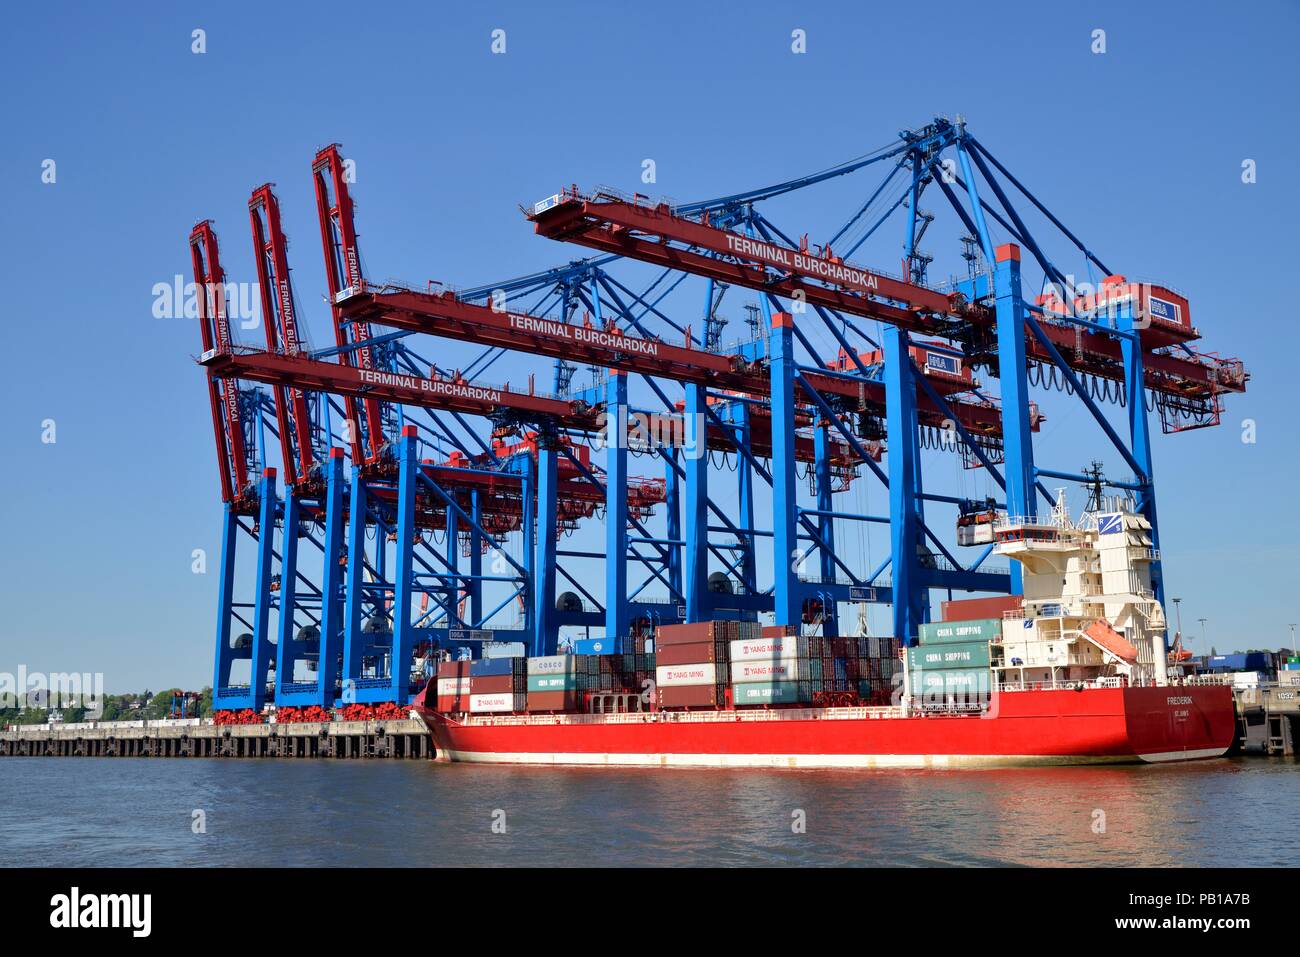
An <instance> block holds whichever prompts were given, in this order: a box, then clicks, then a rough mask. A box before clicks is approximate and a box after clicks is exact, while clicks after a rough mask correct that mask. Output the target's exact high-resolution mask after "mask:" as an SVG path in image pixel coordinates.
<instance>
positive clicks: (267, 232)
mask: <svg viewBox="0 0 1300 957" xmlns="http://www.w3.org/2000/svg"><path fill="white" fill-rule="evenodd" d="M271 185H272V184H270V183H266V184H265V185H263V186H259V187H258V188H257V189H255V190H253V195H252V196H251V197H250V198H249V200H248V216H249V220H250V222H251V224H252V229H253V255H254V256H255V257H256V260H257V281H258V284H259V286H260V289H261V295H262V325H263V326H264V327H265V329H266V348H267V349H268V350H269V351H271V352H283V353H285V354H286V355H298V354H300V353H302V352H303V351H304V350H303V345H302V337H301V336H300V334H299V331H298V317H297V315H296V313H295V311H294V297H293V286H292V284H291V283H290V281H289V259H288V243H287V242H286V241H285V238H284V231H283V229H281V227H280V203H279V201H278V200H277V199H276V197H275V193H274V192H273V191H272V189H271ZM274 392H275V416H276V421H277V423H278V426H279V430H280V445H281V448H282V450H283V454H284V470H285V482H286V484H288V485H297V484H298V483H299V482H300V481H303V480H306V479H307V478H309V477H310V476H311V474H312V471H313V469H314V468H315V465H316V462H315V456H314V444H315V441H314V431H313V427H312V421H311V414H310V411H309V409H308V407H307V396H306V393H305V392H304V391H303V390H302V389H301V388H298V387H296V386H293V387H286V386H282V385H277V386H275V387H274Z"/></svg>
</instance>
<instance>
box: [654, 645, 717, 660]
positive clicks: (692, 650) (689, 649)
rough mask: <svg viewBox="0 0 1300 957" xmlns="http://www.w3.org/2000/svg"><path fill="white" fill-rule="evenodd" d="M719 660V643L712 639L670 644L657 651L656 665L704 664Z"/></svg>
mask: <svg viewBox="0 0 1300 957" xmlns="http://www.w3.org/2000/svg"><path fill="white" fill-rule="evenodd" d="M717 660H718V655H717V645H715V644H714V643H713V642H711V641H701V642H692V643H691V644H689V645H669V646H667V647H666V648H664V649H663V651H657V652H655V664H656V665H660V666H662V665H704V664H712V663H713V662H715V661H717Z"/></svg>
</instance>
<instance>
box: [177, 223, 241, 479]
mask: <svg viewBox="0 0 1300 957" xmlns="http://www.w3.org/2000/svg"><path fill="white" fill-rule="evenodd" d="M190 260H191V262H192V264H193V268H194V287H195V300H196V302H197V304H198V310H199V331H200V334H201V336H202V340H203V352H204V354H205V355H209V354H212V353H214V352H229V351H230V349H231V347H232V345H233V342H232V339H231V335H230V320H229V318H228V316H227V314H226V290H225V282H226V276H225V273H224V272H223V271H222V268H221V253H220V249H219V247H218V244H217V234H216V231H215V230H213V228H212V222H211V221H210V220H206V219H205V220H203V221H202V222H201V223H198V224H196V225H195V227H194V228H193V229H192V230H191V231H190ZM208 401H209V403H210V404H211V406H212V430H213V433H214V437H215V439H216V448H217V469H218V471H219V472H220V474H221V500H222V501H223V502H233V501H235V500H237V499H239V498H241V497H243V496H244V495H245V494H246V492H247V490H249V489H250V488H253V483H252V482H251V480H250V476H251V475H252V474H254V473H255V470H254V469H253V468H252V465H251V463H250V462H249V461H248V453H247V446H246V443H245V441H244V422H243V417H242V415H241V413H240V408H239V382H238V380H237V379H220V378H218V377H217V376H215V375H213V374H212V373H211V372H209V373H208Z"/></svg>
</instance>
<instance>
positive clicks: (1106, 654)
mask: <svg viewBox="0 0 1300 957" xmlns="http://www.w3.org/2000/svg"><path fill="white" fill-rule="evenodd" d="M1102 504H1103V508H1101V509H1098V510H1092V511H1087V512H1085V513H1084V514H1083V516H1082V517H1081V519H1080V520H1079V521H1078V522H1077V523H1076V522H1073V521H1071V519H1070V514H1069V509H1068V506H1067V504H1066V501H1065V493H1064V490H1062V491H1061V492H1060V493H1059V494H1058V497H1057V501H1056V505H1055V506H1054V507H1053V509H1052V511H1051V514H1050V516H1048V517H1046V518H1044V519H1034V518H1025V517H1007V518H1004V519H1002V520H1001V521H999V522H998V523H997V524H996V525H995V527H994V540H995V542H996V551H997V553H998V554H1000V555H1005V556H1006V557H1008V558H1010V559H1012V560H1013V561H1015V562H1017V563H1018V564H1019V566H1020V569H1021V577H1022V586H1023V590H1024V603H1023V606H1022V608H1020V609H1018V610H1013V611H1006V612H1004V613H1003V621H1002V628H1001V655H1000V657H995V659H994V660H995V664H994V672H995V674H996V676H997V678H998V680H999V682H1000V683H1001V684H1002V686H1004V687H1011V686H1020V687H1025V686H1030V685H1035V684H1043V683H1046V684H1049V685H1053V684H1057V683H1061V682H1090V683H1091V682H1100V681H1107V680H1108V679H1113V680H1120V681H1123V682H1124V683H1126V684H1130V685H1142V684H1156V685H1163V684H1165V683H1166V681H1167V676H1166V661H1167V651H1166V638H1165V634H1166V628H1167V625H1166V621H1165V615H1164V609H1163V607H1162V606H1161V604H1160V602H1159V601H1158V600H1157V598H1156V595H1155V590H1154V588H1153V584H1152V578H1151V565H1152V563H1153V562H1155V561H1157V560H1158V559H1159V553H1158V552H1157V551H1156V549H1155V548H1154V546H1153V544H1152V536H1151V524H1150V522H1148V521H1147V519H1146V518H1145V517H1144V516H1143V515H1142V514H1140V513H1139V512H1137V511H1136V510H1135V509H1134V508H1133V505H1132V501H1131V500H1130V499H1127V498H1125V497H1122V496H1116V497H1111V498H1108V499H1105V500H1104V502H1103V503H1102Z"/></svg>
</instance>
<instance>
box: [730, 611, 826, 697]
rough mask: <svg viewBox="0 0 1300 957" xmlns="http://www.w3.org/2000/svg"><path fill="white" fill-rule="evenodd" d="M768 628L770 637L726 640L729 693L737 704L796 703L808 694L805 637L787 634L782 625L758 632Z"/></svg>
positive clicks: (808, 672)
mask: <svg viewBox="0 0 1300 957" xmlns="http://www.w3.org/2000/svg"><path fill="white" fill-rule="evenodd" d="M793 630H794V631H796V632H797V630H798V629H793ZM772 632H775V634H773V635H771V636H770V637H759V638H757V639H738V640H735V641H732V642H731V644H730V647H729V649H728V653H729V657H730V658H731V682H732V685H731V696H732V701H734V702H735V704H736V706H737V707H747V706H751V705H762V704H800V703H802V702H805V701H808V700H810V698H811V697H812V695H811V688H810V687H809V685H808V682H809V677H810V675H811V673H812V668H811V667H810V663H809V658H808V639H807V638H802V637H800V636H799V635H798V634H789V633H788V630H787V629H785V628H764V629H763V631H762V633H761V634H762V635H768V634H769V633H772ZM801 664H802V667H800V665H801ZM801 678H803V681H801V680H800V679H801Z"/></svg>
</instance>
